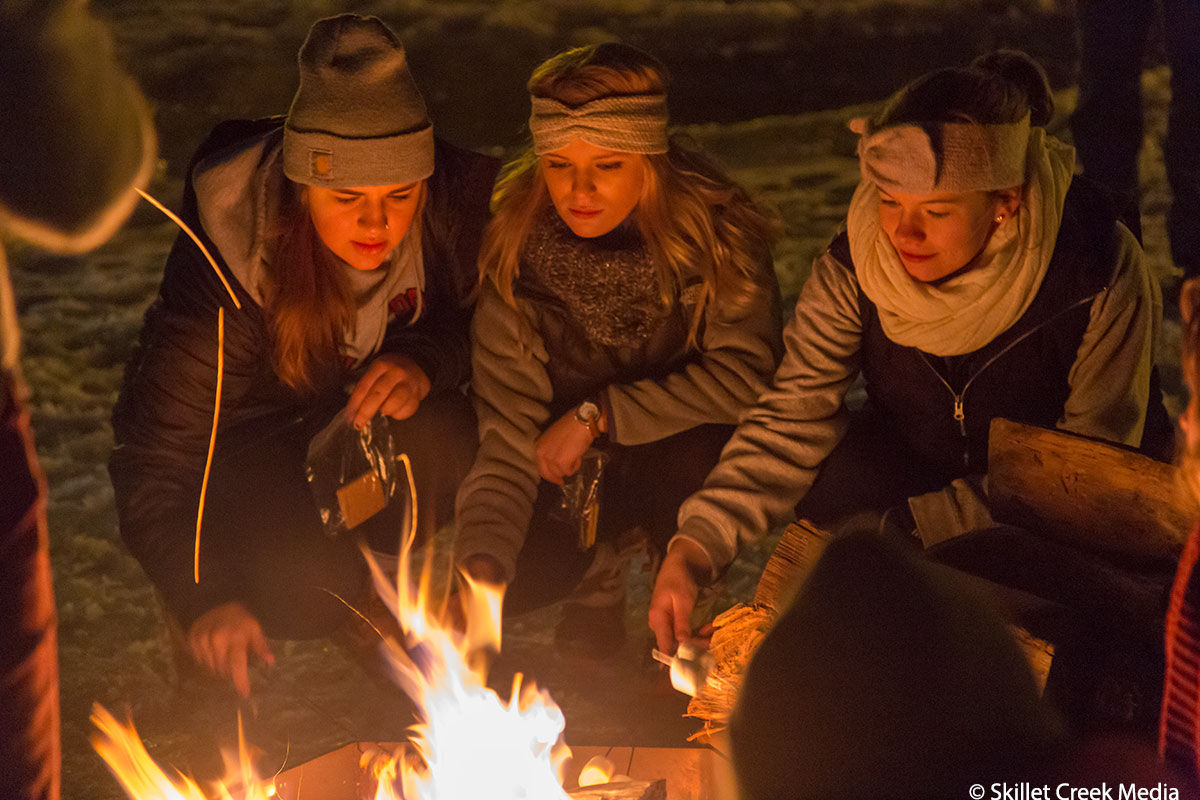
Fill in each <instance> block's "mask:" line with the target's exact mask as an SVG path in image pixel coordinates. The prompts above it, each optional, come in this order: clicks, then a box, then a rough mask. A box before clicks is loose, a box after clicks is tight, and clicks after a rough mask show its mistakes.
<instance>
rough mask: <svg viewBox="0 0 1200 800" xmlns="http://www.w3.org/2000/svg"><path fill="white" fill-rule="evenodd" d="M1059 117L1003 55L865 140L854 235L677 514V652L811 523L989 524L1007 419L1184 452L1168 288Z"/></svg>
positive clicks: (820, 271) (863, 124)
mask: <svg viewBox="0 0 1200 800" xmlns="http://www.w3.org/2000/svg"><path fill="white" fill-rule="evenodd" d="M1052 109H1053V100H1052V98H1051V95H1050V89H1049V86H1048V84H1047V82H1046V78H1045V74H1044V73H1043V72H1042V70H1041V68H1040V67H1039V66H1038V65H1037V64H1036V63H1034V62H1033V61H1032V60H1031V59H1029V57H1028V56H1026V55H1024V54H1023V53H1015V52H1004V51H1001V52H998V53H993V54H990V55H988V56H984V57H982V58H980V59H978V60H977V61H976V62H974V63H973V64H971V65H970V66H966V67H957V68H953V69H944V70H939V71H936V72H933V73H930V74H928V75H925V76H923V77H921V78H918V79H917V80H915V81H914V82H913V83H911V84H910V85H908V86H906V87H905V88H903V89H901V90H900V91H899V92H897V93H896V94H895V95H894V96H893V97H892V98H891V99H890V100H889V101H888V102H887V103H885V104H884V105H883V107H882V109H881V110H880V111H879V112H878V113H877V114H875V116H873V117H872V118H870V119H864V120H856V121H855V123H854V124H853V125H852V129H853V130H855V131H856V132H857V133H859V135H860V139H859V145H858V154H859V162H860V167H861V170H862V181H861V182H860V183H859V186H858V189H857V190H856V191H855V193H854V197H853V198H852V199H851V201H850V211H849V215H848V217H847V219H846V229H845V230H844V231H843V232H842V233H841V234H839V235H838V236H837V237H836V238H835V239H834V240H833V243H832V244H831V245H830V247H829V250H828V251H827V252H826V253H824V254H823V255H821V256H820V257H819V258H817V259H816V261H815V262H814V263H813V270H812V274H811V275H810V277H809V278H808V280H807V282H806V283H805V284H804V288H803V290H802V291H801V293H800V298H799V301H798V303H797V305H796V309H795V314H794V315H793V317H792V320H791V322H790V323H789V325H788V327H787V330H786V331H785V333H784V343H785V346H786V353H785V355H784V358H783V361H782V363H781V364H780V367H779V370H778V371H777V372H776V374H775V381H774V385H773V387H772V388H771V390H770V391H768V392H766V393H765V394H763V396H762V397H761V398H760V400H759V403H758V405H757V406H756V407H755V408H754V409H753V410H752V411H751V412H750V413H748V414H747V415H746V416H745V417H744V418H743V419H742V421H741V423H740V425H739V426H738V430H737V433H736V434H734V436H733V438H732V439H731V440H730V443H729V445H728V446H727V447H726V448H725V451H724V452H723V453H722V455H721V462H720V463H719V464H718V465H717V467H716V469H714V470H713V471H712V473H711V474H710V475H709V476H708V478H707V479H706V480H705V483H704V487H703V488H702V489H701V490H700V491H699V492H697V493H696V494H694V495H693V496H692V497H690V498H688V500H687V501H685V502H684V503H683V505H682V506H681V507H680V512H679V531H678V533H677V534H676V536H675V537H674V539H672V542H671V548H670V551H669V553H668V554H667V557H666V559H665V560H664V563H663V567H662V570H661V571H660V572H659V576H658V579H657V582H656V585H655V589H654V593H653V597H652V599H651V604H650V622H651V626H652V627H653V628H654V630H655V633H656V636H657V639H658V643H659V647H660V648H662V649H664V650H672V651H673V649H674V646H675V644H676V642H677V641H682V640H683V639H686V638H687V637H688V636H689V635H690V634H691V620H690V615H691V612H692V608H693V603H694V599H695V596H696V592H697V586H698V585H702V584H704V583H707V582H709V581H711V580H712V579H713V578H715V577H716V576H717V575H718V574H720V573H721V572H722V571H723V570H724V569H725V568H726V567H727V566H728V565H729V563H730V562H732V561H733V558H734V556H735V555H736V553H737V550H738V547H739V544H740V543H741V542H744V541H747V542H749V541H757V540H758V539H760V538H761V537H762V536H763V535H764V534H765V533H766V532H767V531H769V530H771V529H773V528H775V527H776V526H778V525H780V524H782V523H785V522H787V521H789V520H791V519H792V518H793V515H799V516H802V517H806V518H808V519H810V520H812V521H814V522H816V523H817V524H823V525H833V524H835V523H836V522H837V521H838V520H839V519H843V518H845V517H846V516H848V515H851V514H853V513H856V512H865V511H871V512H876V513H879V514H882V513H883V512H885V511H886V510H888V509H891V508H895V509H896V511H897V513H896V514H895V515H894V516H892V517H891V519H893V520H903V524H899V525H896V526H893V527H894V528H895V529H896V530H898V531H899V532H900V533H902V534H903V536H904V537H905V538H906V540H907V541H909V542H912V541H914V539H913V536H914V534H915V535H918V536H920V538H921V540H922V541H924V542H926V543H933V542H934V541H937V540H938V539H940V538H948V537H949V536H952V535H954V534H955V533H961V532H963V531H964V530H966V529H971V528H977V527H989V526H990V524H991V523H990V516H989V515H988V513H987V507H986V503H985V502H982V501H985V500H986V495H985V486H984V484H983V482H982V481H981V480H980V479H981V478H982V476H983V473H984V472H985V471H986V469H987V443H988V428H989V425H990V423H991V420H992V419H993V418H994V417H997V416H1002V417H1006V418H1009V419H1015V420H1018V421H1021V422H1025V423H1027V424H1032V425H1040V426H1043V427H1058V428H1061V429H1064V430H1068V431H1072V432H1075V433H1079V434H1083V435H1086V436H1092V437H1097V438H1101V439H1105V440H1108V441H1112V442H1118V443H1121V444H1125V445H1130V446H1133V447H1138V446H1143V448H1144V449H1145V450H1146V451H1147V452H1149V453H1150V454H1152V455H1158V456H1160V457H1161V456H1163V455H1164V453H1165V451H1167V450H1169V448H1170V441H1171V427H1170V423H1169V421H1168V419H1167V416H1166V412H1165V410H1164V409H1163V406H1162V396H1161V392H1159V390H1158V387H1157V379H1156V377H1155V374H1154V371H1153V363H1154V362H1153V356H1154V350H1155V346H1156V339H1157V334H1158V328H1159V325H1160V321H1161V314H1162V301H1161V298H1160V297H1159V291H1158V286H1157V284H1156V283H1155V282H1154V280H1153V278H1152V276H1151V275H1150V274H1149V272H1148V270H1147V268H1146V265H1145V264H1144V263H1143V260H1142V250H1141V247H1140V245H1139V244H1138V242H1137V240H1136V239H1134V237H1133V235H1132V234H1131V233H1130V232H1129V230H1128V229H1127V228H1126V227H1125V226H1124V225H1123V224H1121V223H1120V222H1119V221H1118V220H1117V218H1116V214H1115V212H1114V210H1113V205H1112V203H1111V202H1110V201H1109V200H1108V198H1107V197H1106V196H1105V195H1104V194H1103V191H1102V190H1101V189H1099V188H1098V187H1096V186H1095V185H1091V184H1088V183H1086V182H1084V181H1083V180H1081V179H1079V178H1073V177H1072V168H1073V165H1074V161H1075V154H1074V150H1073V149H1072V148H1070V147H1069V146H1067V145H1065V144H1063V143H1062V142H1060V141H1058V140H1057V139H1055V138H1053V137H1052V136H1050V135H1049V134H1048V133H1047V132H1046V130H1045V127H1044V126H1045V125H1046V123H1047V122H1049V120H1050V114H1051V111H1052ZM860 375H861V376H862V377H863V379H864V380H865V383H866V394H867V403H866V406H865V407H864V408H863V409H861V410H857V411H855V412H854V413H852V412H851V410H850V409H849V408H848V407H847V405H846V403H845V399H846V394H847V391H848V390H849V389H850V387H851V385H852V383H853V382H854V381H855V379H856V378H858V377H859V376H860ZM910 498H911V499H910ZM906 501H907V502H906ZM797 503H799V505H797ZM901 511H908V512H910V513H911V517H908V515H907V514H903V513H900V512H901ZM905 517H908V518H905ZM914 529H915V530H914Z"/></svg>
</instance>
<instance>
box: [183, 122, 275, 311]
mask: <svg viewBox="0 0 1200 800" xmlns="http://www.w3.org/2000/svg"><path fill="white" fill-rule="evenodd" d="M282 145H283V132H282V129H280V128H273V129H271V130H269V131H267V132H265V133H262V134H258V135H256V136H254V137H252V138H250V139H246V140H243V141H241V142H238V143H237V144H235V145H232V146H231V147H228V148H225V149H223V150H219V151H217V152H215V153H213V154H211V155H209V156H206V157H204V158H203V159H201V160H200V161H199V162H198V163H197V164H196V166H195V168H194V169H193V171H192V187H193V189H194V190H195V193H196V208H197V213H198V215H199V217H200V224H201V226H202V227H203V228H204V231H205V233H207V234H208V237H209V239H211V240H212V243H213V244H215V245H216V246H217V249H218V250H219V251H220V252H221V257H222V258H223V259H224V261H225V265H226V266H227V267H228V269H229V271H230V272H232V273H233V275H234V276H235V277H236V278H237V279H238V281H239V282H240V283H241V284H242V287H243V288H244V289H245V290H246V291H247V292H249V294H250V296H251V297H253V298H254V301H255V302H256V303H258V304H259V305H262V303H263V294H262V291H261V289H260V287H259V284H260V283H261V281H262V263H263V256H264V255H265V252H266V242H267V238H268V231H269V229H270V225H271V224H272V222H273V220H274V219H275V216H276V214H277V213H278V210H279V208H278V207H279V198H280V197H282V196H283V190H284V177H283V164H282V160H281V151H282Z"/></svg>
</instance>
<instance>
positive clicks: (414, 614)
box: [92, 457, 571, 800]
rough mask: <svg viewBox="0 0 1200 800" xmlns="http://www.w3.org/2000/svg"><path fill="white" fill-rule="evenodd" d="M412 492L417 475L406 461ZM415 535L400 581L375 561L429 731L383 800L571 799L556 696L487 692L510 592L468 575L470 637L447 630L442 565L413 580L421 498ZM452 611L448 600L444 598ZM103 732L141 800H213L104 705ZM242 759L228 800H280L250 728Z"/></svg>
mask: <svg viewBox="0 0 1200 800" xmlns="http://www.w3.org/2000/svg"><path fill="white" fill-rule="evenodd" d="M400 460H401V461H402V462H403V463H404V465H405V467H406V474H407V477H408V478H409V483H410V491H411V490H412V479H411V466H410V465H409V463H408V461H407V458H405V457H402V458H401V459H400ZM411 500H412V504H411V506H410V508H411V509H412V510H413V513H412V515H411V518H410V520H409V522H410V525H409V526H408V530H407V531H406V533H405V535H404V536H403V540H402V542H401V547H400V553H399V558H398V562H399V569H398V571H397V575H396V577H395V580H394V581H393V580H391V579H389V578H388V577H387V576H385V575H384V573H383V571H382V570H381V569H380V568H379V566H378V564H376V563H375V561H374V560H373V559H372V558H371V557H370V554H369V553H368V554H367V563H368V564H369V566H370V569H371V572H372V575H373V577H374V581H375V587H376V590H377V591H378V593H379V596H380V597H381V599H382V600H383V601H384V602H385V604H386V605H387V607H388V608H389V609H391V610H392V612H393V614H394V615H395V617H396V620H397V621H398V622H399V627H400V630H401V632H402V638H403V641H402V642H401V641H395V640H394V639H391V638H385V640H384V641H383V643H382V645H381V647H382V650H383V653H384V655H385V657H386V658H387V660H388V662H389V663H390V664H391V666H392V670H393V674H394V678H395V681H396V683H397V684H398V685H399V686H400V688H401V689H403V690H404V692H405V693H406V694H408V696H409V697H410V698H412V700H413V702H414V703H415V704H416V706H417V711H418V717H419V721H418V722H417V723H416V724H415V725H413V726H412V727H411V728H410V730H409V734H410V737H409V741H408V742H407V743H406V744H405V745H404V746H403V747H401V748H400V750H399V751H398V752H397V753H395V754H392V755H390V756H386V755H385V756H381V757H372V758H371V759H369V760H370V761H371V763H370V764H363V765H362V766H363V767H364V769H367V770H369V772H370V773H371V774H372V776H373V777H374V778H375V779H376V781H377V790H376V794H375V798H374V800H433V799H434V798H437V800H477V798H479V797H492V798H497V799H498V800H503V799H504V798H529V799H530V800H567V798H568V796H567V794H566V792H565V791H564V790H563V788H562V773H563V767H564V765H565V762H566V760H567V759H568V758H569V757H570V755H571V751H570V749H569V748H568V747H567V746H566V744H565V743H564V742H563V740H562V732H563V728H564V726H565V720H564V718H563V714H562V711H561V710H560V709H559V708H558V706H557V705H555V703H554V701H553V700H551V699H550V696H549V694H548V693H546V692H545V691H541V690H538V689H537V687H536V686H534V685H533V684H528V685H525V684H523V681H522V676H521V675H520V674H518V675H516V677H515V678H514V680H513V686H512V691H511V694H510V696H509V698H508V700H507V701H504V700H502V699H501V698H500V697H499V696H498V695H497V694H496V693H495V692H494V691H492V690H491V689H489V688H488V686H487V666H486V665H487V659H486V658H485V657H480V656H481V654H483V653H485V652H486V651H488V650H494V651H495V652H499V650H500V622H501V608H502V605H503V597H504V591H503V588H502V587H496V586H490V585H487V584H484V583H480V582H477V581H475V580H473V579H471V577H470V576H469V575H467V574H465V573H459V574H458V576H457V577H458V582H459V593H458V596H457V598H455V599H454V601H455V602H457V603H458V604H460V606H461V610H462V616H463V619H464V620H465V627H464V628H463V629H462V630H458V629H456V628H455V626H453V625H447V624H445V622H444V618H445V617H446V606H445V603H444V602H443V603H435V602H434V601H433V594H434V593H433V590H432V566H433V558H431V557H428V554H427V557H426V558H425V560H424V565H423V567H422V569H421V571H420V577H419V578H418V579H417V580H416V581H413V580H412V572H413V565H412V559H411V551H412V549H413V543H414V541H415V536H416V524H415V523H416V497H415V492H413V493H412V497H411ZM442 599H443V600H444V599H445V598H442ZM92 721H93V722H94V723H95V725H96V726H97V728H98V729H99V731H100V733H99V734H98V735H96V736H94V737H93V745H94V746H95V748H96V750H97V752H99V753H100V755H101V756H102V757H103V758H104V760H105V761H107V762H108V765H109V768H110V769H111V770H112V772H113V774H114V775H116V777H117V780H118V781H119V782H120V783H121V785H122V786H123V787H124V789H125V791H126V793H127V794H128V795H129V796H130V797H131V798H134V800H209V798H208V797H206V795H205V794H204V793H202V792H201V790H200V788H199V787H198V786H197V784H196V783H195V782H194V781H192V780H191V779H190V778H187V777H184V776H182V775H178V777H177V778H175V779H171V778H168V777H167V776H166V775H165V774H164V773H163V772H162V770H161V769H159V767H158V766H157V765H156V764H155V763H154V762H153V760H152V759H151V758H150V756H149V755H148V754H147V753H146V750H145V748H144V747H143V746H142V743H141V741H140V740H139V739H138V737H137V733H136V731H134V729H133V726H132V725H129V726H122V725H121V724H120V723H118V722H117V721H116V720H115V719H113V717H112V715H110V714H109V713H108V712H107V711H105V710H104V709H103V708H101V707H100V706H98V705H97V706H96V707H95V710H94V713H93V716H92ZM238 742H239V747H238V753H237V755H236V757H234V756H227V757H226V769H227V775H226V778H225V780H223V781H220V782H218V783H217V784H215V785H214V789H213V790H214V792H216V794H215V795H213V797H215V798H216V800H268V798H271V797H273V796H274V794H275V787H274V785H273V783H272V782H271V781H262V780H260V779H259V778H258V777H257V776H256V774H255V772H254V770H253V766H252V759H251V757H250V753H249V752H248V749H247V747H246V744H245V741H244V738H243V736H242V730H241V721H240V720H239V723H238Z"/></svg>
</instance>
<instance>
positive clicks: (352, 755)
mask: <svg viewBox="0 0 1200 800" xmlns="http://www.w3.org/2000/svg"><path fill="white" fill-rule="evenodd" d="M397 746H398V745H397V743H394V742H392V743H369V742H356V743H353V744H348V745H346V746H344V747H341V748H338V749H337V750H334V751H333V752H330V753H326V754H325V755H323V756H320V757H318V758H315V759H313V760H312V761H309V762H307V763H305V764H301V765H299V766H297V767H293V768H292V769H289V770H287V771H285V772H282V773H280V774H279V775H278V776H277V777H276V778H275V790H276V794H275V797H276V798H278V800H310V798H311V800H317V799H318V798H319V799H320V800H362V798H370V797H372V794H371V793H372V792H373V791H374V783H375V781H374V778H373V777H372V776H371V775H370V769H369V768H368V767H367V766H366V765H365V764H364V762H368V763H369V762H370V761H371V760H372V758H373V757H374V755H375V754H377V753H381V752H383V753H391V752H393V751H395V749H396V748H397ZM571 752H572V757H571V759H570V760H569V761H568V762H567V763H566V768H565V771H564V774H563V787H564V788H565V789H566V790H567V794H568V796H569V797H571V798H574V799H576V800H583V798H588V800H590V799H591V798H597V800H599V798H612V800H617V799H618V798H621V799H624V798H630V800H633V799H634V798H644V800H651V798H656V799H658V800H718V798H732V797H733V796H734V795H733V793H732V791H731V790H730V786H731V784H730V783H729V777H728V775H727V774H726V772H725V764H726V762H725V759H724V757H723V756H721V755H720V754H719V753H718V752H717V751H715V750H713V749H711V748H707V747H620V746H614V747H572V748H571ZM593 758H603V759H606V760H607V761H608V762H610V763H611V764H612V765H613V767H614V769H615V774H616V775H619V776H624V777H627V778H629V780H628V781H621V782H616V783H608V784H600V785H595V786H591V787H585V788H582V789H581V788H580V787H579V778H580V771H581V770H582V769H583V767H584V765H585V764H588V763H589V762H590V761H591V760H592V759H593Z"/></svg>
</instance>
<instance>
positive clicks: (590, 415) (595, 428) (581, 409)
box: [575, 400, 600, 439]
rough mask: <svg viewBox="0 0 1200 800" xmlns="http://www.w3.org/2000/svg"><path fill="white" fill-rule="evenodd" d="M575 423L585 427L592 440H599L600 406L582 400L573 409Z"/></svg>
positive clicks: (591, 401) (590, 401)
mask: <svg viewBox="0 0 1200 800" xmlns="http://www.w3.org/2000/svg"><path fill="white" fill-rule="evenodd" d="M575 421H576V422H578V423H579V424H581V425H583V426H584V427H586V428H587V429H588V433H590V434H591V435H592V438H593V439H599V438H600V406H599V405H597V404H596V402H595V401H594V400H584V401H583V402H582V403H580V404H579V405H578V406H576V407H575Z"/></svg>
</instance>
